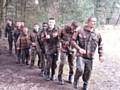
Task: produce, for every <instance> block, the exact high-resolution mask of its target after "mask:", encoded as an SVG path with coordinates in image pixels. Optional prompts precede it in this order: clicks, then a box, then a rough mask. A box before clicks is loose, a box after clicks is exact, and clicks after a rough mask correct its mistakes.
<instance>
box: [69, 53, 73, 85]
mask: <svg viewBox="0 0 120 90" xmlns="http://www.w3.org/2000/svg"><path fill="white" fill-rule="evenodd" d="M73 59H74V56H73V55H72V54H68V64H69V78H68V80H69V82H70V83H72V75H73V66H74V64H73Z"/></svg>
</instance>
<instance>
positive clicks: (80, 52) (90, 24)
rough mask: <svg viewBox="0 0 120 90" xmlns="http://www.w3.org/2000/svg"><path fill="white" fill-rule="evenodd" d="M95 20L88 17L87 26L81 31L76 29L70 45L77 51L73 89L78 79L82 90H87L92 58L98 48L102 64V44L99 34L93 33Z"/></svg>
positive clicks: (76, 85) (79, 28)
mask: <svg viewBox="0 0 120 90" xmlns="http://www.w3.org/2000/svg"><path fill="white" fill-rule="evenodd" d="M95 26H96V18H95V17H89V18H88V21H87V25H85V26H84V28H83V29H82V28H81V27H78V28H77V29H76V32H75V33H74V35H73V37H72V42H71V43H72V45H73V46H74V47H75V48H76V49H77V54H76V55H77V60H76V64H77V65H76V66H77V67H76V72H75V76H74V87H75V88H77V87H78V81H79V77H80V76H82V79H83V82H84V83H83V90H87V86H88V81H89V79H90V76H91V71H92V65H93V58H94V54H95V50H96V48H97V46H98V54H99V60H100V62H103V60H104V57H103V43H102V37H101V35H100V33H98V32H96V31H95Z"/></svg>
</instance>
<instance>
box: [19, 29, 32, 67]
mask: <svg viewBox="0 0 120 90" xmlns="http://www.w3.org/2000/svg"><path fill="white" fill-rule="evenodd" d="M30 44H31V42H30V38H29V33H28V28H27V27H24V28H23V30H22V33H21V34H20V36H19V38H18V40H17V50H19V51H20V53H21V58H22V63H23V64H26V65H28V64H29V63H28V61H29V58H30V56H29V55H30V54H29V49H30Z"/></svg>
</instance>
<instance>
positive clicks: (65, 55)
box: [58, 52, 74, 79]
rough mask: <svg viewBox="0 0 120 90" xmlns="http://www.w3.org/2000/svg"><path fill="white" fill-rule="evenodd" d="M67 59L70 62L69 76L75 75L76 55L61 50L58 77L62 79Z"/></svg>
mask: <svg viewBox="0 0 120 90" xmlns="http://www.w3.org/2000/svg"><path fill="white" fill-rule="evenodd" d="M66 60H67V61H68V64H69V76H70V75H71V76H72V75H73V66H74V64H73V60H74V55H73V54H68V53H65V52H61V54H60V65H59V71H58V78H60V79H62V74H63V68H64V65H65V63H66Z"/></svg>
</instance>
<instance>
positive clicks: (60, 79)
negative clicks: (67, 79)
mask: <svg viewBox="0 0 120 90" xmlns="http://www.w3.org/2000/svg"><path fill="white" fill-rule="evenodd" d="M58 82H59V84H60V85H64V81H63V80H62V76H61V75H58Z"/></svg>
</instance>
